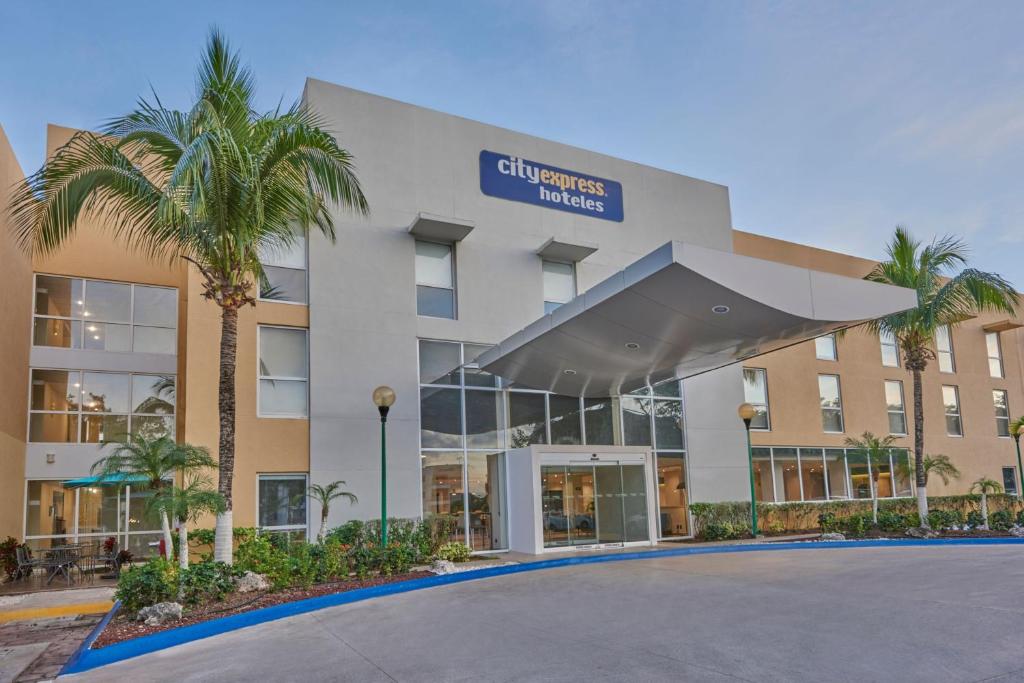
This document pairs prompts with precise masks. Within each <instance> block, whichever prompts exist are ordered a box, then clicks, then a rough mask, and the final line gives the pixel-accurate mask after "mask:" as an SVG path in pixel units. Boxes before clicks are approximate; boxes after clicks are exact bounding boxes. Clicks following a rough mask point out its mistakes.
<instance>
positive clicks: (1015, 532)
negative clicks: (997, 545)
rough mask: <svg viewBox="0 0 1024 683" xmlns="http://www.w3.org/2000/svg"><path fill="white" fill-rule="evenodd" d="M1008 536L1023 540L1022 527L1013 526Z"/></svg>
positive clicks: (1023, 531) (1023, 530)
mask: <svg viewBox="0 0 1024 683" xmlns="http://www.w3.org/2000/svg"><path fill="white" fill-rule="evenodd" d="M1010 535H1011V536H1016V537H1017V538H1024V526H1015V527H1013V528H1012V529H1010Z"/></svg>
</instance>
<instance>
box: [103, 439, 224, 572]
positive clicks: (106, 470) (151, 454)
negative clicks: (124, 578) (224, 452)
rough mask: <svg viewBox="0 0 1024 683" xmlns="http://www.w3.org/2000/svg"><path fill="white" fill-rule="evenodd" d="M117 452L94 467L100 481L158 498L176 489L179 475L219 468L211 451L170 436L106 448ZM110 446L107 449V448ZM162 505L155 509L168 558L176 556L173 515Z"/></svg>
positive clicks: (123, 442)
mask: <svg viewBox="0 0 1024 683" xmlns="http://www.w3.org/2000/svg"><path fill="white" fill-rule="evenodd" d="M106 445H109V446H113V451H112V452H111V453H110V454H109V455H106V456H104V457H102V458H100V459H99V460H97V461H96V462H94V463H93V464H92V468H91V470H90V471H91V472H92V474H94V475H97V476H99V478H100V481H101V482H102V481H103V480H107V481H108V482H109V483H113V484H117V485H124V484H126V483H128V484H131V485H132V486H133V487H135V488H139V489H142V490H146V491H149V492H151V493H152V494H153V496H152V497H153V498H158V497H159V496H158V495H157V494H159V493H160V492H161V491H163V490H164V489H166V488H168V487H170V486H173V480H174V477H175V475H183V474H185V473H189V472H196V471H197V470H201V469H203V468H207V467H216V466H217V463H216V461H215V460H214V459H213V458H212V457H210V453H209V451H207V450H206V449H205V448H201V447H199V446H192V445H191V444H187V443H177V442H175V441H174V439H172V438H171V437H169V436H160V437H157V438H155V439H153V438H148V437H146V436H143V435H141V434H130V435H128V437H126V438H125V439H124V440H123V441H118V442H112V443H110V444H106ZM106 445H105V446H104V447H106ZM160 500H161V503H160V504H157V505H155V506H153V507H152V509H153V510H155V511H156V512H157V513H158V514H159V516H160V530H161V531H162V532H163V535H164V546H165V548H166V552H167V557H168V558H170V557H171V556H172V555H173V554H174V552H173V551H174V541H173V539H172V538H171V525H170V522H169V519H168V518H169V515H170V514H171V511H170V510H169V509H168V507H167V505H166V504H165V503H166V502H167V501H166V499H164V498H161V499H160Z"/></svg>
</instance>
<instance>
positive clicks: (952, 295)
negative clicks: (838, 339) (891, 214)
mask: <svg viewBox="0 0 1024 683" xmlns="http://www.w3.org/2000/svg"><path fill="white" fill-rule="evenodd" d="M886 254H887V256H888V258H887V260H885V261H882V262H881V263H879V264H878V265H877V266H875V268H874V269H873V270H872V271H871V272H870V273H869V274H868V275H867V276H866V277H865V279H867V280H871V281H873V282H881V283H884V284H890V285H897V286H899V287H909V288H911V289H913V290H915V291H916V292H917V307H916V308H912V309H910V310H908V311H904V312H902V313H896V314H894V315H890V316H886V317H884V318H879V319H878V320H874V321H872V322H870V323H868V325H867V327H868V329H869V330H871V331H872V332H874V333H875V334H878V333H888V334H891V335H892V336H893V338H894V339H895V340H896V343H897V344H898V345H899V348H900V351H901V352H902V353H903V361H904V364H905V365H906V368H907V370H909V371H910V373H911V375H912V377H913V384H914V470H915V480H916V485H917V511H918V513H919V515H920V517H921V524H922V526H927V525H928V490H927V489H928V477H927V473H926V472H925V469H924V407H923V406H924V400H923V398H922V394H921V374H922V373H923V372H924V370H925V368H926V367H928V361H930V360H932V359H934V358H935V350H934V349H933V343H934V339H935V332H936V330H937V329H938V328H940V327H942V326H943V325H949V326H950V327H955V326H956V325H957V324H959V323H960V322H962V321H963V320H966V319H967V318H970V317H973V316H974V315H976V314H978V313H980V312H983V311H1001V312H1004V313H1013V312H1014V308H1015V306H1016V305H1017V303H1018V297H1017V293H1016V292H1015V291H1014V289H1013V287H1012V286H1011V285H1010V283H1009V282H1008V281H1007V280H1005V279H1004V278H1003V277H1001V276H999V275H997V274H995V273H986V272H984V271H980V270H976V269H974V268H965V267H964V266H965V265H966V263H967V247H966V245H965V244H964V243H963V242H962V241H961V240H959V239H957V238H955V237H951V236H946V237H941V238H937V239H935V240H933V241H932V242H931V243H930V244H927V245H923V244H922V243H921V242H919V241H917V240H915V239H914V238H913V237H912V236H911V235H910V233H909V232H908V231H907V230H906V229H904V228H902V227H898V228H896V233H895V235H893V238H892V241H891V242H890V243H889V245H888V246H887V247H886Z"/></svg>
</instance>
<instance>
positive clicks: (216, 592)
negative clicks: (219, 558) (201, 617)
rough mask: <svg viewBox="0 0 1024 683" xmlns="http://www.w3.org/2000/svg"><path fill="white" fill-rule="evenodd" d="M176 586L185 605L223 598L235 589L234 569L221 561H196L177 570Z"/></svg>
mask: <svg viewBox="0 0 1024 683" xmlns="http://www.w3.org/2000/svg"><path fill="white" fill-rule="evenodd" d="M178 586H179V593H178V597H179V598H180V601H181V602H184V603H185V604H186V605H198V604H199V603H203V602H210V601H212V600H223V599H224V596H226V595H227V594H228V593H232V592H234V590H235V571H234V569H233V568H232V567H231V566H229V565H226V564H224V563H223V562H212V561H211V562H196V563H193V564H191V565H189V566H188V568H187V569H184V570H179V571H178Z"/></svg>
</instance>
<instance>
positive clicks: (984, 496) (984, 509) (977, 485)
mask: <svg viewBox="0 0 1024 683" xmlns="http://www.w3.org/2000/svg"><path fill="white" fill-rule="evenodd" d="M1002 490H1003V485H1002V484H1000V483H999V482H998V481H996V480H995V479H989V478H988V477H982V478H981V479H979V480H978V481H976V482H974V483H973V484H971V493H980V494H981V526H982V528H983V529H987V528H988V497H989V494H992V493H1001V492H1002Z"/></svg>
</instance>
